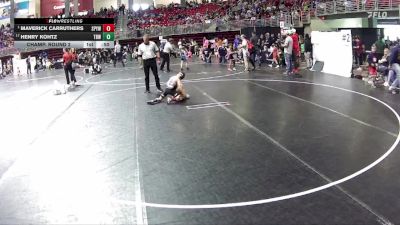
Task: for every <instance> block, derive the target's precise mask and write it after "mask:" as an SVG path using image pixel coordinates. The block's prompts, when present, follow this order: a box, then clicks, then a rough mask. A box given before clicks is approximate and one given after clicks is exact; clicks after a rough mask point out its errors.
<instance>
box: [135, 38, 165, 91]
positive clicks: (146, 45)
mask: <svg viewBox="0 0 400 225" xmlns="http://www.w3.org/2000/svg"><path fill="white" fill-rule="evenodd" d="M139 54H140V55H142V58H143V67H144V75H145V81H146V91H145V92H144V93H150V81H149V75H150V74H149V72H150V69H151V71H153V75H154V78H155V80H156V86H157V89H158V92H159V93H162V92H163V91H162V89H161V86H160V78H159V77H158V70H157V61H156V58H157V59H159V58H160V52H159V49H158V47H157V45H156V43H154V42H152V41H150V40H149V35H147V34H145V35H144V36H143V43H142V44H140V45H139Z"/></svg>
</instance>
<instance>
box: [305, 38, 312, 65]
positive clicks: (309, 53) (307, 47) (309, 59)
mask: <svg viewBox="0 0 400 225" xmlns="http://www.w3.org/2000/svg"><path fill="white" fill-rule="evenodd" d="M304 52H305V54H304V56H305V58H306V62H307V68H311V67H312V66H313V59H312V43H311V38H310V35H309V34H306V36H305V38H304Z"/></svg>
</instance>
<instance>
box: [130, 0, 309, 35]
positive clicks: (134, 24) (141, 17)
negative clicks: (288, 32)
mask: <svg viewBox="0 0 400 225" xmlns="http://www.w3.org/2000/svg"><path fill="white" fill-rule="evenodd" d="M311 6H312V4H311V0H297V1H295V0H283V1H282V0H254V1H251V2H250V1H245V0H229V1H221V2H214V3H202V4H199V3H197V2H187V3H186V4H185V5H184V6H182V5H179V4H170V5H168V6H166V7H163V8H157V9H154V8H153V7H150V8H149V9H146V10H140V9H139V10H138V11H133V10H131V11H129V12H128V18H129V22H128V27H129V28H131V29H138V28H139V29H145V28H149V27H154V26H156V27H158V26H160V27H166V26H175V25H184V24H194V23H205V22H207V21H208V20H216V19H219V20H223V21H230V20H242V19H264V18H271V17H281V16H282V14H283V13H284V12H286V13H289V15H290V16H292V17H298V18H300V16H301V13H302V12H303V11H308V10H309V9H310V7H311Z"/></svg>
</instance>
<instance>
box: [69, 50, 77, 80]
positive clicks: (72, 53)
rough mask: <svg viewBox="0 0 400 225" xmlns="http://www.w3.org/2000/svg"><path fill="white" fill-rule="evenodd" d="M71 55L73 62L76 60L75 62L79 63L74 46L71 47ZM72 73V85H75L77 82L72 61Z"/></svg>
mask: <svg viewBox="0 0 400 225" xmlns="http://www.w3.org/2000/svg"><path fill="white" fill-rule="evenodd" d="M70 56H71V62H74V63H76V64H77V62H78V57H77V55H76V51H75V49H74V48H71V49H70ZM70 73H71V82H72V86H75V83H76V78H75V68H74V67H73V64H72V63H71V70H70Z"/></svg>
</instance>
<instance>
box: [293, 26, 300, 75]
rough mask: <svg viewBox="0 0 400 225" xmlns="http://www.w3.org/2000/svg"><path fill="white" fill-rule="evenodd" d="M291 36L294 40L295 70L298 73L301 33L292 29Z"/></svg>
mask: <svg viewBox="0 0 400 225" xmlns="http://www.w3.org/2000/svg"><path fill="white" fill-rule="evenodd" d="M291 37H292V40H293V62H294V70H293V72H294V73H296V74H298V73H299V67H300V44H299V35H298V34H297V33H296V29H293V30H292V35H291Z"/></svg>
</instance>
